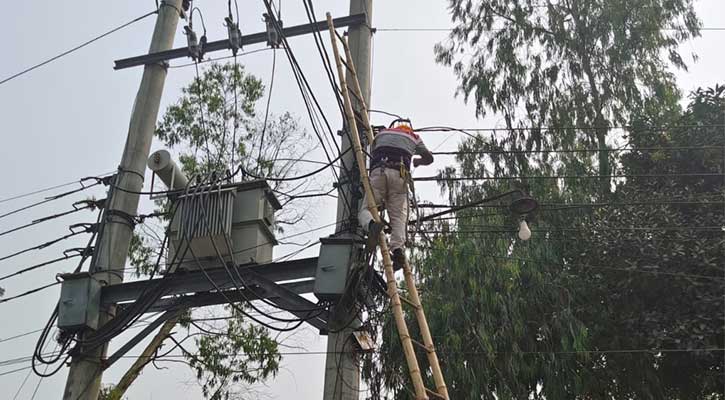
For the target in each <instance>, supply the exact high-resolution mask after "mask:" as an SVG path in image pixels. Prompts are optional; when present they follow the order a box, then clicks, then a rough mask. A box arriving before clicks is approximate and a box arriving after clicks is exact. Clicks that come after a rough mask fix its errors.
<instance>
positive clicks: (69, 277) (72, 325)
mask: <svg viewBox="0 0 725 400" xmlns="http://www.w3.org/2000/svg"><path fill="white" fill-rule="evenodd" d="M61 278H63V283H62V284H61V286H60V301H59V302H58V329H60V330H63V331H67V332H75V331H78V330H81V329H86V328H90V329H93V330H95V329H97V328H98V315H99V309H100V306H101V284H100V283H99V282H98V281H97V280H95V279H93V277H92V276H91V275H90V274H89V273H87V272H83V273H78V274H64V275H61Z"/></svg>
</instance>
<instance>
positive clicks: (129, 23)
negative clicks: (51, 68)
mask: <svg viewBox="0 0 725 400" xmlns="http://www.w3.org/2000/svg"><path fill="white" fill-rule="evenodd" d="M156 13H157V10H154V11H151V12H148V13H146V14H144V15H142V16H140V17H136V18H134V19H132V20H131V21H128V22H126V23H125V24H123V25H119V26H117V27H115V28H113V29H111V30H110V31H108V32H105V33H103V34H101V35H98V36H96V37H94V38H93V39H91V40H88V41H85V42H83V43H81V44H79V45H78V46H76V47H73V48H72V49H69V50H66V51H64V52H62V53H60V54H58V55H57V56H53V57H51V58H49V59H47V60H45V61H43V62H41V63H39V64H35V65H33V66H32V67H29V68H26V69H24V70H22V71H20V72H17V73H15V74H13V75H10V76H9V77H7V78H5V79H3V80H1V81H0V85H2V84H3V83H6V82H9V81H11V80H13V79H15V78H17V77H19V76H22V75H24V74H27V73H28V72H30V71H32V70H34V69H37V68H40V67H42V66H43V65H46V64H49V63H51V62H53V61H55V60H57V59H59V58H61V57H64V56H67V55H68V54H70V53H73V52H74V51H77V50H80V49H82V48H84V47H86V46H88V45H89V44H91V43H93V42H95V41H97V40H100V39H103V38H104V37H106V36H108V35H110V34H112V33H114V32H117V31H119V30H121V29H123V28H125V27H127V26H129V25H132V24H134V23H136V22H138V21H141V20H142V19H144V18H146V17H149V16H151V15H154V14H156Z"/></svg>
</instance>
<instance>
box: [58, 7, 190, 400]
mask: <svg viewBox="0 0 725 400" xmlns="http://www.w3.org/2000/svg"><path fill="white" fill-rule="evenodd" d="M181 2H182V1H181V0H162V1H161V5H160V7H159V13H158V17H157V19H156V26H155V28H154V33H153V36H152V38H151V46H150V48H149V53H155V52H159V51H164V50H168V49H171V46H172V44H173V41H174V35H175V33H176V26H177V23H178V21H179V17H180V12H181ZM165 79H166V65H165V64H161V63H157V64H148V65H146V66H145V67H144V72H143V76H142V78H141V85H140V87H139V90H138V93H137V94H136V100H135V102H134V106H133V111H132V114H131V122H130V124H129V127H128V136H127V138H126V148H125V149H124V151H123V156H122V158H121V164H120V167H119V172H118V178H117V180H116V182H115V185H116V187H118V188H120V190H119V189H116V190H113V196H112V197H111V199H110V202H109V204H108V205H107V207H108V208H107V215H108V216H109V218H108V220H107V221H106V224H105V228H104V230H103V232H102V233H101V240H100V244H98V246H97V249H96V257H95V260H96V263H95V265H93V266H92V268H93V270H92V271H91V272H92V273H94V277H95V278H96V279H98V280H104V281H106V282H107V283H108V284H109V285H114V284H118V283H121V282H122V281H123V268H124V266H125V264H126V256H127V255H128V248H129V244H130V242H131V236H132V234H133V226H132V225H130V224H129V223H128V221H127V219H125V218H124V217H123V216H124V215H126V216H127V215H136V212H137V208H138V202H139V195H138V194H134V193H133V192H139V191H141V189H142V188H143V181H144V173H145V171H146V160H147V159H148V156H149V151H150V148H151V140H152V138H153V133H154V129H155V127H156V118H157V117H158V112H159V106H160V102H161V93H162V92H163V89H164V81H165ZM104 271H106V272H104ZM103 311H104V312H105V313H104V314H102V315H101V324H102V323H105V322H106V321H108V319H109V318H110V317H111V316H112V315H113V313H114V310H113V309H110V310H103ZM106 348H107V345H106V346H102V348H97V349H95V350H92V351H88V352H84V351H82V352H81V354H79V355H76V356H74V357H73V360H72V362H71V366H70V371H69V372H68V380H67V381H66V387H65V391H64V394H63V399H64V400H96V399H97V398H98V393H99V389H100V385H101V375H102V372H103V367H102V365H101V358H102V357H103V355H104V354H105V352H106Z"/></svg>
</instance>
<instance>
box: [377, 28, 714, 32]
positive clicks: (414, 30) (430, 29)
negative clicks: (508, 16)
mask: <svg viewBox="0 0 725 400" xmlns="http://www.w3.org/2000/svg"><path fill="white" fill-rule="evenodd" d="M374 29H375V31H376V32H451V31H453V28H435V27H409V28H406V27H382V28H374ZM481 30H482V31H486V32H501V31H507V30H510V29H507V28H491V29H481ZM636 30H637V29H632V31H636ZM640 30H641V29H640ZM652 30H653V29H652ZM658 31H679V30H678V29H668V28H663V29H658ZM699 31H700V32H722V31H725V28H720V27H706V28H700V29H699Z"/></svg>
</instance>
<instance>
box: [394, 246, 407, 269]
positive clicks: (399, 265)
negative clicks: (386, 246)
mask: <svg viewBox="0 0 725 400" xmlns="http://www.w3.org/2000/svg"><path fill="white" fill-rule="evenodd" d="M392 258H393V271H399V270H401V269H403V265H405V253H403V249H395V250H393V257H392Z"/></svg>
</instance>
